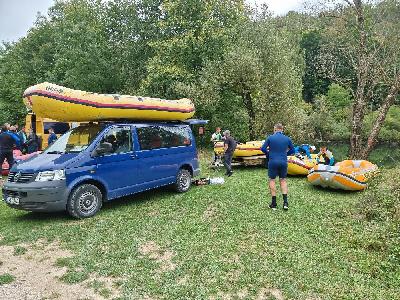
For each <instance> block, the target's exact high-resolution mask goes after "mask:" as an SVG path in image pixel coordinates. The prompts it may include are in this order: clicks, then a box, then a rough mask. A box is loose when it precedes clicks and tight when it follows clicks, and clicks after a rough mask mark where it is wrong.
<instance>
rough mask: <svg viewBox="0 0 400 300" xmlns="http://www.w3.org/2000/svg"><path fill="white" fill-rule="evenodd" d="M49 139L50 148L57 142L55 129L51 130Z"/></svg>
mask: <svg viewBox="0 0 400 300" xmlns="http://www.w3.org/2000/svg"><path fill="white" fill-rule="evenodd" d="M49 134H50V135H49V138H48V140H47V143H48V145H49V146H50V145H51V144H53V143H54V142H55V141H56V140H57V135H56V134H55V133H54V129H53V128H49Z"/></svg>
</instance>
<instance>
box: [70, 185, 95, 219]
mask: <svg viewBox="0 0 400 300" xmlns="http://www.w3.org/2000/svg"><path fill="white" fill-rule="evenodd" d="M102 204H103V195H102V194H101V191H100V190H99V189H98V188H97V187H96V186H94V185H92V184H82V185H79V186H78V187H76V188H75V189H74V190H73V191H72V193H71V195H70V197H69V199H68V203H67V210H68V213H69V214H70V215H71V216H73V217H75V218H78V219H82V218H89V217H92V216H94V215H95V214H96V213H97V212H98V211H99V210H100V208H101V206H102Z"/></svg>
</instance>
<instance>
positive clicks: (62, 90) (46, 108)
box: [23, 82, 195, 122]
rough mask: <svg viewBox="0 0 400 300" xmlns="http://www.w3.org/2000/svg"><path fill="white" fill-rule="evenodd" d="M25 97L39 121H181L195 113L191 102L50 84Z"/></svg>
mask: <svg viewBox="0 0 400 300" xmlns="http://www.w3.org/2000/svg"><path fill="white" fill-rule="evenodd" d="M23 97H24V102H25V105H26V106H27V107H28V108H30V109H32V111H33V112H34V113H35V114H36V115H37V116H38V117H42V118H51V119H53V120H57V121H63V122H80V121H101V120H117V119H129V120H150V121H151V120H154V121H157V120H162V121H182V120H186V119H189V118H191V117H192V116H193V115H194V113H195V108H194V104H193V102H192V101H191V100H190V99H179V100H165V99H158V98H149V97H139V96H129V95H114V94H96V93H91V92H85V91H79V90H73V89H70V88H66V87H63V86H59V85H56V84H52V83H48V82H44V83H40V84H37V85H34V86H31V87H29V88H28V89H26V90H25V92H24V94H23Z"/></svg>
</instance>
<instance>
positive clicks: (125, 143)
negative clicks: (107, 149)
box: [100, 126, 132, 154]
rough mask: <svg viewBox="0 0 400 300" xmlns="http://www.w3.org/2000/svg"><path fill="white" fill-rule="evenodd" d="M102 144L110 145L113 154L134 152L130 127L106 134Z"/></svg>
mask: <svg viewBox="0 0 400 300" xmlns="http://www.w3.org/2000/svg"><path fill="white" fill-rule="evenodd" d="M100 143H110V144H111V145H112V149H113V151H112V152H111V154H113V153H127V152H131V151H132V133H131V128H130V126H126V127H114V128H111V129H110V130H109V131H107V133H106V134H104V136H103V138H102V140H101V142H100Z"/></svg>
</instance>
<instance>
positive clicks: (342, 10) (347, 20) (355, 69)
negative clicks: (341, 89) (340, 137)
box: [321, 0, 400, 159]
mask: <svg viewBox="0 0 400 300" xmlns="http://www.w3.org/2000/svg"><path fill="white" fill-rule="evenodd" d="M334 2H335V3H336V4H338V5H337V6H336V7H335V9H334V10H331V11H325V13H324V14H325V15H326V16H327V19H328V20H329V21H328V22H329V23H330V24H329V25H328V26H326V31H325V35H326V37H327V38H328V39H327V40H328V42H327V43H326V44H325V49H324V50H325V52H324V54H323V55H322V57H321V61H322V63H321V65H322V66H323V68H324V70H325V72H326V74H327V75H328V76H330V78H331V79H332V80H335V81H336V82H338V83H340V84H341V85H343V86H347V87H349V88H350V89H351V90H352V93H353V99H354V101H353V106H352V120H351V137H350V157H351V158H364V159H365V158H367V157H368V155H369V153H370V151H371V150H372V149H373V147H374V146H375V144H376V142H377V138H378V135H379V131H380V128H381V127H382V125H383V122H384V120H385V117H386V114H387V111H388V109H389V108H390V106H391V105H392V104H393V101H394V98H395V97H396V95H397V94H398V92H399V74H400V73H399V68H398V66H399V62H400V48H398V47H396V46H395V45H398V44H399V42H400V33H399V32H400V31H399V29H400V28H399V25H400V24H399V22H398V17H399V12H400V3H399V2H398V1H396V0H387V1H384V2H381V3H378V4H374V3H372V4H371V3H363V1H361V0H353V1H350V0H345V1H341V2H340V3H338V1H334ZM382 16H384V18H382ZM349 67H350V68H351V69H352V70H350V71H348V72H343V70H344V69H348V68H349ZM382 89H384V90H386V97H385V98H384V99H383V100H382V101H381V106H380V109H379V111H380V113H379V114H378V117H377V119H376V121H375V123H374V126H373V130H372V131H371V132H370V133H369V136H368V139H367V140H368V141H367V143H365V140H364V138H363V136H362V128H363V121H364V117H365V114H366V112H367V104H368V103H370V102H371V101H372V100H373V98H374V95H375V93H376V92H377V91H378V90H380V91H382Z"/></svg>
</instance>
